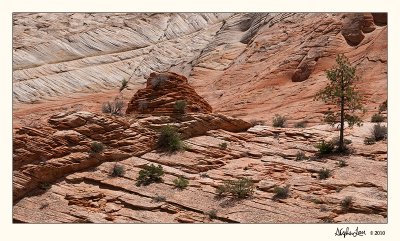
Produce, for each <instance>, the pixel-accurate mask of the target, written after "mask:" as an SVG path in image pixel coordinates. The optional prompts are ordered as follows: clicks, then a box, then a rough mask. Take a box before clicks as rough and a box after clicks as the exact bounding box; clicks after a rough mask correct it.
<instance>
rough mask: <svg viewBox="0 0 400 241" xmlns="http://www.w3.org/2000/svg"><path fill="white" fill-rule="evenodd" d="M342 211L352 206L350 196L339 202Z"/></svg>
mask: <svg viewBox="0 0 400 241" xmlns="http://www.w3.org/2000/svg"><path fill="white" fill-rule="evenodd" d="M340 204H341V206H342V208H343V210H349V209H350V208H351V206H352V204H353V198H352V197H350V196H347V197H345V198H344V199H343V200H342V201H341V202H340Z"/></svg>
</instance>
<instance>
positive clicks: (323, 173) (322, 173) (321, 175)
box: [318, 168, 332, 180]
mask: <svg viewBox="0 0 400 241" xmlns="http://www.w3.org/2000/svg"><path fill="white" fill-rule="evenodd" d="M331 175H332V174H331V170H329V169H326V168H322V169H321V170H319V171H318V177H319V179H321V180H322V179H327V178H328V177H330V176H331Z"/></svg>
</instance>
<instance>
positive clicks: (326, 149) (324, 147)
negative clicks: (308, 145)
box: [315, 140, 335, 155]
mask: <svg viewBox="0 0 400 241" xmlns="http://www.w3.org/2000/svg"><path fill="white" fill-rule="evenodd" d="M315 147H316V148H317V149H318V153H319V154H320V155H327V154H330V153H332V152H333V150H334V148H335V146H334V145H333V144H332V143H331V142H325V141H324V140H323V141H322V142H320V143H318V144H317V145H315Z"/></svg>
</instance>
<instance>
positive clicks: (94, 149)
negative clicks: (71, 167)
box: [90, 141, 104, 153]
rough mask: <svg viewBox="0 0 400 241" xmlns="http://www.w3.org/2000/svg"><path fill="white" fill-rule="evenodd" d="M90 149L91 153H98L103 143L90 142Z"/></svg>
mask: <svg viewBox="0 0 400 241" xmlns="http://www.w3.org/2000/svg"><path fill="white" fill-rule="evenodd" d="M90 150H91V151H92V153H100V152H102V151H103V150H104V145H103V143H101V142H97V141H94V142H92V144H90Z"/></svg>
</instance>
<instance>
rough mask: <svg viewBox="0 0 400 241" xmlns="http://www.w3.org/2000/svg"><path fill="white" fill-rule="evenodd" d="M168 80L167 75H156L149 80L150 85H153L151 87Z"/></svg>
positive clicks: (155, 87) (154, 87) (157, 86)
mask: <svg viewBox="0 0 400 241" xmlns="http://www.w3.org/2000/svg"><path fill="white" fill-rule="evenodd" d="M167 80H168V77H167V76H160V75H159V76H156V77H154V78H153V79H152V80H151V86H152V87H153V89H155V90H156V89H158V88H159V87H160V86H161V84H162V83H164V82H165V81H167Z"/></svg>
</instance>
